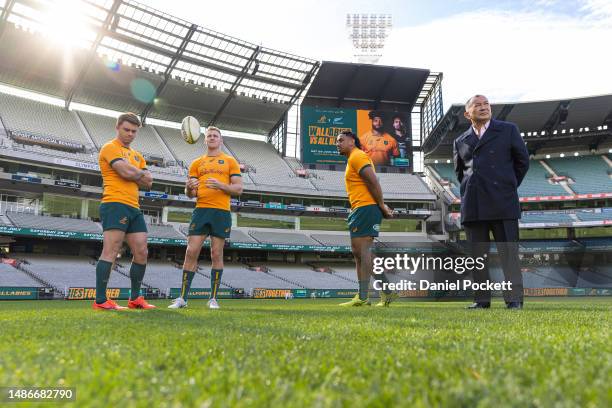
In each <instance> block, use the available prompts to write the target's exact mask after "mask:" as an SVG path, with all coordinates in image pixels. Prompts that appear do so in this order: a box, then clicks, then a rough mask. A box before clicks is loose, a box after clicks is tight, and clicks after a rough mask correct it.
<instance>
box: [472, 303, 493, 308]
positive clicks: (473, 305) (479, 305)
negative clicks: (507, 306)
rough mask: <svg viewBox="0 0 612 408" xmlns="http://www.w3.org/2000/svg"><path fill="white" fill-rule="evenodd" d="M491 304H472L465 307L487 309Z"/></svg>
mask: <svg viewBox="0 0 612 408" xmlns="http://www.w3.org/2000/svg"><path fill="white" fill-rule="evenodd" d="M490 307H491V302H474V303H472V304H471V305H469V306H468V307H467V309H489V308H490Z"/></svg>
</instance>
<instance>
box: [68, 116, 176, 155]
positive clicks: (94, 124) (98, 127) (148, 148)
mask: <svg viewBox="0 0 612 408" xmlns="http://www.w3.org/2000/svg"><path fill="white" fill-rule="evenodd" d="M78 115H79V116H80V117H81V119H82V120H83V124H84V125H85V127H86V128H87V130H88V131H89V134H90V135H91V137H92V139H93V140H94V142H95V143H96V145H97V146H98V148H100V147H102V146H103V145H104V144H105V143H106V142H108V141H110V140H112V139H113V138H114V137H115V124H116V121H117V119H116V118H111V117H108V116H102V115H96V114H93V113H89V112H79V113H78ZM183 143H184V142H183ZM131 147H133V148H134V149H136V150H138V151H139V152H140V153H142V154H143V155H145V156H146V155H153V156H158V157H163V158H164V159H165V160H166V161H174V160H175V159H174V157H173V156H172V155H171V154H170V152H169V151H168V149H167V148H166V147H165V146H162V144H161V141H160V140H159V138H158V136H157V134H155V130H154V129H153V127H152V126H143V127H142V128H140V129H139V130H138V134H137V136H136V139H134V142H133V143H132V145H131Z"/></svg>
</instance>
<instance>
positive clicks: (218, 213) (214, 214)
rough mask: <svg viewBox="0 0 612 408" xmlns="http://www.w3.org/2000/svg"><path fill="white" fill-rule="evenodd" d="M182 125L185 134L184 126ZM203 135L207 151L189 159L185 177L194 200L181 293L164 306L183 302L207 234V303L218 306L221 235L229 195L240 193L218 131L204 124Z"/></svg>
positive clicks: (226, 225)
mask: <svg viewBox="0 0 612 408" xmlns="http://www.w3.org/2000/svg"><path fill="white" fill-rule="evenodd" d="M186 119H187V118H186ZM191 119H193V118H191ZM193 120H195V119H193ZM188 128H189V127H188ZM183 129H184V130H183V134H184V136H185V133H186V132H185V126H184V127H183ZM197 129H198V134H197V135H196V136H195V137H193V136H192V135H190V137H187V136H185V140H186V141H187V142H188V143H189V140H192V141H193V142H192V143H195V141H197V138H198V136H199V125H197ZM205 138H206V139H205V142H206V146H207V147H208V152H207V154H205V155H203V156H201V157H199V158H197V159H195V160H194V161H193V162H192V163H191V166H189V177H188V179H187V182H186V184H185V193H186V194H187V196H189V197H190V198H196V199H197V201H196V208H195V209H194V211H193V214H192V216H191V222H190V223H189V233H188V235H189V237H188V240H187V250H186V252H185V262H184V264H183V279H182V283H181V294H180V297H178V298H176V299H175V300H174V302H173V303H172V304H171V305H170V306H168V307H169V308H170V309H180V308H184V307H186V306H187V296H188V293H189V288H190V287H191V282H192V281H193V277H194V275H195V271H196V270H197V267H198V257H199V256H200V251H201V250H202V244H203V243H204V241H205V240H206V237H208V236H210V256H211V259H212V268H211V272H210V288H211V289H210V300H209V301H208V307H209V308H210V309H219V304H218V303H217V291H218V289H219V285H220V284H221V275H222V274H223V246H224V245H225V239H226V238H229V236H230V231H231V228H232V217H231V213H230V196H238V195H240V194H241V193H242V177H241V174H240V166H239V165H238V162H237V161H236V159H234V158H233V157H232V156H228V155H227V154H225V153H223V151H222V150H221V146H222V144H223V138H222V136H221V131H220V130H219V129H218V128H216V127H212V126H211V127H208V128H207V129H206V132H205Z"/></svg>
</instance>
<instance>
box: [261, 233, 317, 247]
mask: <svg viewBox="0 0 612 408" xmlns="http://www.w3.org/2000/svg"><path fill="white" fill-rule="evenodd" d="M249 234H250V235H251V237H253V238H255V239H256V240H257V241H259V242H261V243H262V244H288V245H321V244H319V243H318V242H317V241H315V240H313V239H312V238H310V237H309V236H307V235H305V234H302V233H299V232H278V231H272V230H269V231H267V230H251V231H250V232H249Z"/></svg>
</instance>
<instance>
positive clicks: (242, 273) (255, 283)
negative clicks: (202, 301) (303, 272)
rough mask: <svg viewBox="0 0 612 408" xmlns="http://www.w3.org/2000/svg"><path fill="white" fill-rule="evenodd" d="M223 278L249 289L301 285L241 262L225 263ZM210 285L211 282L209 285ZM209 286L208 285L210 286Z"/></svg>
mask: <svg viewBox="0 0 612 408" xmlns="http://www.w3.org/2000/svg"><path fill="white" fill-rule="evenodd" d="M222 280H223V281H224V282H227V283H228V284H229V285H231V286H232V287H235V288H244V289H245V290H246V291H249V290H251V289H254V288H268V289H299V288H300V286H298V285H295V284H291V283H288V282H286V281H283V280H282V279H279V278H276V277H274V276H272V275H270V274H267V273H265V272H257V271H252V270H249V269H248V268H247V267H246V266H244V265H240V264H227V263H226V264H225V265H224V268H223V277H222ZM192 285H193V284H192ZM208 286H210V284H209V285H208ZM208 286H207V287H208Z"/></svg>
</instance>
